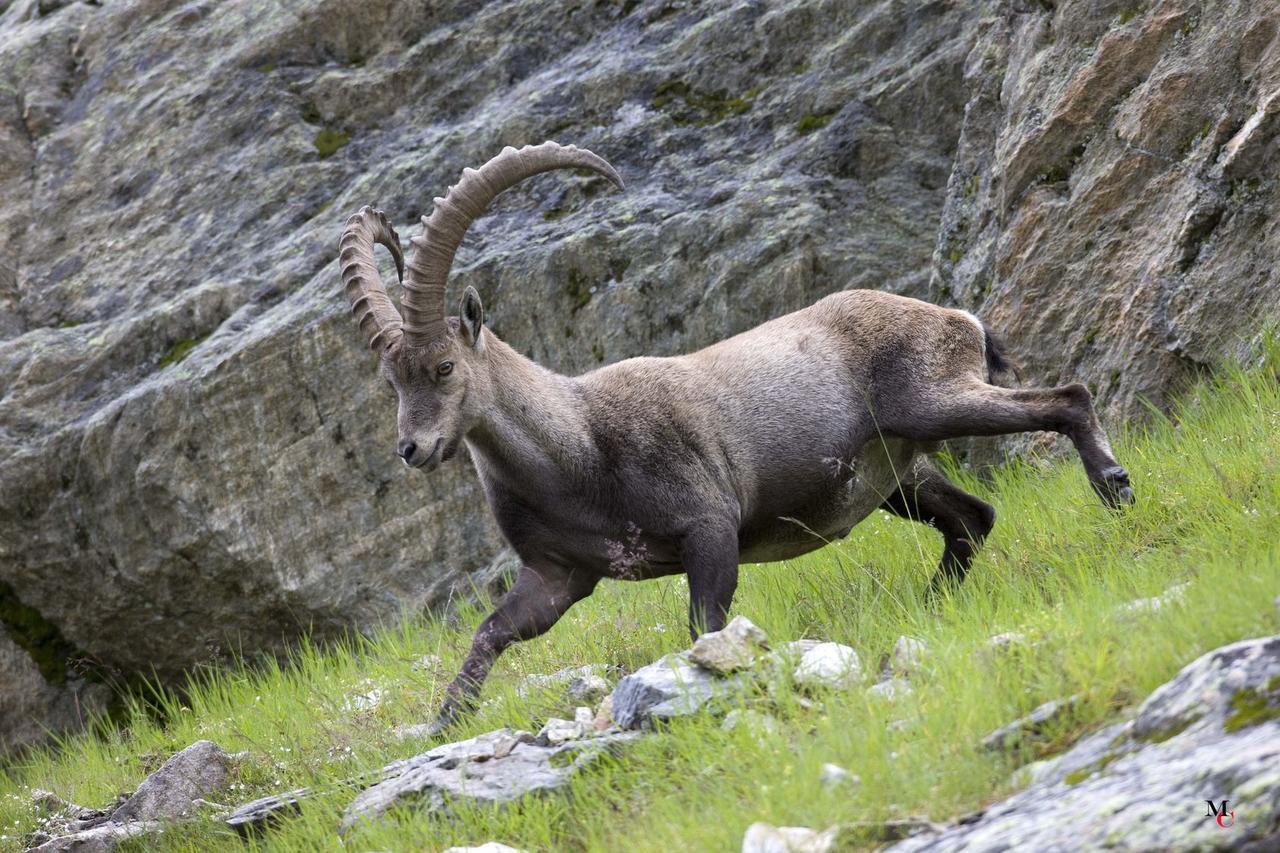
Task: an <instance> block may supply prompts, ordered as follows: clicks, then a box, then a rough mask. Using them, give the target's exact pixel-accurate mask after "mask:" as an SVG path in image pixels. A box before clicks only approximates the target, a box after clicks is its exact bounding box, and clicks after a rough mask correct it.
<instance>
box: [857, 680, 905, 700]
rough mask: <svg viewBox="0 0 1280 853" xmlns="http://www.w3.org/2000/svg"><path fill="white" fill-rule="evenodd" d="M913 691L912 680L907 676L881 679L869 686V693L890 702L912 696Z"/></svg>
mask: <svg viewBox="0 0 1280 853" xmlns="http://www.w3.org/2000/svg"><path fill="white" fill-rule="evenodd" d="M911 693H912V690H911V682H909V681H907V680H906V679H905V678H890V679H888V680H886V681H880V682H877V683H876V684H873V685H871V686H870V687H868V688H867V695H868V696H874V697H876V698H877V699H886V700H888V701H890V702H893V701H896V700H898V699H901V698H904V697H906V696H910V695H911Z"/></svg>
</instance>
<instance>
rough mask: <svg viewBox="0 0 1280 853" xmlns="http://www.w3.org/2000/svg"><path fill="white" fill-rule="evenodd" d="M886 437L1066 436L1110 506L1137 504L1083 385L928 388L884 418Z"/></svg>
mask: <svg viewBox="0 0 1280 853" xmlns="http://www.w3.org/2000/svg"><path fill="white" fill-rule="evenodd" d="M882 426H883V428H884V430H885V432H887V433H891V434H893V435H897V436H901V437H903V438H910V439H914V440H917V441H942V440H945V439H948V438H963V437H965V436H975V435H1007V434H1009V433H1018V432H1035V431H1037V430H1045V431H1049V432H1057V433H1061V434H1062V435H1065V436H1067V437H1068V438H1070V439H1071V441H1072V443H1074V444H1075V447H1076V451H1077V452H1078V453H1079V454H1080V461H1081V462H1083V463H1084V470H1085V473H1086V474H1087V475H1088V477H1089V483H1090V484H1091V485H1092V486H1093V490H1094V491H1095V492H1097V493H1098V496H1099V497H1100V498H1102V501H1103V502H1104V503H1105V504H1107V506H1110V507H1113V508H1115V507H1120V506H1123V505H1127V504H1131V503H1133V502H1134V496H1133V489H1132V488H1130V486H1129V474H1128V472H1127V471H1125V469H1124V468H1122V467H1121V466H1120V463H1119V462H1117V461H1116V459H1115V457H1114V456H1113V455H1112V453H1111V445H1110V443H1109V442H1108V441H1107V436H1106V433H1104V432H1103V431H1102V426H1101V424H1099V422H1098V416H1097V413H1096V412H1095V411H1094V409H1093V399H1092V397H1091V396H1090V395H1089V390H1088V389H1087V388H1085V387H1084V386H1083V385H1080V384H1078V383H1076V384H1072V385H1062V386H1060V387H1057V388H1000V387H998V386H995V385H988V384H986V383H985V382H978V381H966V382H962V383H956V384H955V385H953V386H950V387H942V388H932V389H929V393H928V394H927V395H918V396H917V397H916V398H915V399H913V400H912V401H911V404H910V405H899V406H896V407H894V409H893V411H892V412H891V413H890V414H889V416H888V417H886V418H883V419H882Z"/></svg>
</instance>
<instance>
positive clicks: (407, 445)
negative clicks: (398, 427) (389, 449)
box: [400, 438, 418, 464]
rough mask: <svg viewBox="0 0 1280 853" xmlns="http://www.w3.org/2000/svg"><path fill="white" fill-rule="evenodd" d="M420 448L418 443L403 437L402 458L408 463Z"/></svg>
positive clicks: (401, 444) (401, 445) (401, 443)
mask: <svg viewBox="0 0 1280 853" xmlns="http://www.w3.org/2000/svg"><path fill="white" fill-rule="evenodd" d="M417 450H418V445H416V444H414V443H413V442H412V441H411V440H410V439H407V438H406V439H403V440H402V441H401V442H400V458H401V459H403V460H404V461H405V463H406V464H407V463H408V462H409V460H410V459H412V458H413V454H414V453H416V452H417Z"/></svg>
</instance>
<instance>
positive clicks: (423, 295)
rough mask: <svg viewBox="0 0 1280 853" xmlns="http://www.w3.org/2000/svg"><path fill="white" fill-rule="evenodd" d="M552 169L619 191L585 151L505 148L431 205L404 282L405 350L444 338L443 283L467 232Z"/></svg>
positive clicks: (550, 146)
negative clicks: (585, 175) (518, 188)
mask: <svg viewBox="0 0 1280 853" xmlns="http://www.w3.org/2000/svg"><path fill="white" fill-rule="evenodd" d="M553 169H590V170H591V171H593V172H597V173H599V174H601V175H603V176H604V177H606V178H608V179H609V181H610V182H611V183H613V185H614V186H616V187H617V188H618V189H622V188H623V186H622V178H620V177H618V173H617V172H616V171H614V168H613V167H612V166H610V165H609V164H608V163H607V162H605V160H604V158H602V157H597V156H596V155H595V154H592V153H591V152H590V151H587V150H586V149H584V148H576V147H574V146H572V145H564V146H561V145H557V144H556V143H554V142H544V143H542V144H541V145H526V146H525V147H524V148H521V149H520V150H519V151H517V150H516V149H514V148H511V147H507V148H504V149H502V153H501V154H499V155H498V156H497V157H494V158H493V159H492V160H490V161H489V162H488V163H485V164H484V165H483V166H481V167H480V168H479V169H464V170H463V171H462V180H461V181H459V182H458V185H457V186H454V187H450V188H449V191H448V192H447V193H446V194H445V197H444V198H437V199H436V200H435V209H434V210H432V211H431V216H429V217H427V216H424V217H422V225H423V228H422V234H421V235H420V236H418V237H414V238H413V239H412V240H411V241H410V242H412V243H413V254H412V255H411V256H410V258H409V265H408V272H407V275H406V276H405V280H404V297H403V298H402V299H401V300H400V304H401V307H402V308H403V309H404V337H405V343H407V344H408V345H409V346H414V347H421V346H427V345H429V344H431V343H432V342H433V341H435V340H438V339H439V338H441V337H443V336H444V333H445V323H444V318H445V283H446V281H447V280H448V278H449V268H450V267H451V266H453V255H454V253H455V252H457V251H458V246H459V245H461V243H462V237H463V235H464V234H466V233H467V227H468V226H469V225H471V223H472V222H474V221H475V219H476V217H478V216H480V215H481V214H482V213H484V211H485V208H487V207H488V206H489V203H490V202H492V201H493V199H494V198H495V197H496V196H497V195H498V193H500V192H502V191H503V190H505V189H508V188H509V187H512V186H515V185H516V184H518V183H520V182H521V181H523V180H524V179H525V178H529V177H532V176H534V175H537V174H540V173H542V172H549V171H551V170H553Z"/></svg>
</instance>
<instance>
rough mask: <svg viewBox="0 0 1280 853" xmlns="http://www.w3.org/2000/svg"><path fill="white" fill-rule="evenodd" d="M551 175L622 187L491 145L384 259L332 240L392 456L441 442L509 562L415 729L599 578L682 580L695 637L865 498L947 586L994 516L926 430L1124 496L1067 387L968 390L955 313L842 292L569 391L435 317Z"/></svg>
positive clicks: (473, 326) (984, 340) (389, 243)
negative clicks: (1057, 436)
mask: <svg viewBox="0 0 1280 853" xmlns="http://www.w3.org/2000/svg"><path fill="white" fill-rule="evenodd" d="M561 168H585V169H590V170H592V171H595V172H597V173H599V174H601V175H603V176H604V177H606V178H607V179H608V180H610V181H611V182H613V183H614V184H615V185H617V186H618V187H619V188H621V187H622V181H621V179H620V178H619V177H618V174H617V172H615V171H614V169H613V168H612V167H611V166H610V165H609V164H608V163H606V162H605V161H604V160H602V159H601V158H599V157H597V156H596V155H594V154H592V153H591V152H589V151H584V150H581V149H578V148H574V147H573V146H567V147H561V146H559V145H556V144H555V143H552V142H547V143H543V144H542V145H538V146H528V147H525V148H523V149H521V150H519V151H517V150H515V149H512V148H507V149H505V150H503V152H502V153H501V154H499V155H498V156H497V157H495V158H494V159H493V160H491V161H489V162H488V163H486V164H485V165H484V166H483V167H482V168H480V169H479V170H472V169H468V170H466V171H465V172H464V174H463V178H462V180H461V181H460V182H459V183H458V185H457V186H456V187H452V188H450V190H449V192H448V194H447V195H446V197H445V198H443V199H436V206H435V209H434V210H433V211H432V214H431V216H430V217H429V218H424V220H423V223H424V226H425V227H424V230H423V234H422V236H419V237H415V238H413V240H412V243H413V254H412V256H411V257H410V259H409V262H408V264H407V265H406V264H405V262H404V259H403V257H402V255H401V251H400V243H399V239H398V238H397V237H396V235H395V232H394V231H393V230H392V229H391V226H390V225H389V224H388V223H387V220H386V218H385V217H384V216H383V214H382V213H381V211H378V210H374V209H372V208H369V207H366V208H364V209H362V210H361V211H360V212H359V213H357V214H355V215H354V216H352V217H351V218H350V219H349V220H348V221H347V224H346V228H345V230H344V231H343V234H342V242H341V264H342V277H343V282H344V285H345V288H346V294H347V298H348V299H349V300H350V301H351V304H352V308H353V310H354V311H355V313H356V315H357V317H358V319H359V322H360V328H361V329H362V330H363V331H364V332H365V334H366V335H367V336H368V338H369V340H370V343H371V346H372V347H373V349H374V350H375V351H377V353H378V355H379V358H380V359H381V370H382V374H383V376H385V378H386V380H387V381H388V382H389V383H390V384H391V387H392V388H394V389H395V392H396V394H397V395H398V397H399V415H398V424H399V447H398V453H399V455H400V456H401V457H402V458H403V460H404V463H405V464H406V465H408V466H409V467H412V468H419V469H422V470H424V471H430V470H432V469H434V468H435V467H436V466H438V465H439V464H440V463H441V462H444V461H447V460H449V459H450V458H451V457H453V456H454V455H455V454H456V453H457V451H458V448H459V446H460V445H462V444H463V443H464V442H465V443H466V445H467V448H468V450H469V451H470V454H471V459H472V461H473V462H474V464H475V467H476V471H477V472H478V473H479V475H480V481H481V483H482V484H483V486H484V491H485V495H486V497H487V498H488V501H489V506H490V508H491V509H492V511H493V514H494V516H495V518H496V519H497V522H498V525H499V527H500V528H501V530H502V533H503V535H504V536H505V537H506V538H507V540H508V541H509V542H510V544H511V546H512V548H514V549H515V551H516V553H517V554H518V555H519V556H520V560H521V563H522V567H521V569H520V572H519V575H518V576H517V578H516V580H515V583H514V585H513V586H512V588H511V590H510V591H509V592H508V593H507V595H506V597H505V598H504V599H503V600H502V603H501V604H500V605H499V606H498V607H497V609H496V610H495V611H494V612H493V614H492V615H491V616H489V617H488V618H487V619H486V620H485V621H484V623H483V624H481V626H480V628H479V630H478V631H477V632H476V636H475V640H474V642H473V644H472V647H471V651H470V654H469V655H468V657H467V660H466V662H465V663H464V664H463V667H462V671H461V672H460V673H459V674H458V677H457V678H456V679H455V680H454V681H453V683H452V684H451V685H450V686H449V689H448V694H447V698H446V700H445V705H444V708H443V709H442V710H441V713H440V717H439V718H438V721H437V722H438V725H439V726H441V727H442V726H444V725H446V724H447V723H448V722H449V721H451V720H452V719H454V717H455V716H456V715H457V714H459V713H460V712H462V711H464V710H465V709H467V708H468V707H469V706H470V704H471V703H472V702H473V701H474V698H475V696H476V694H477V693H478V692H479V690H480V685H481V683H482V682H483V681H484V679H485V677H486V675H487V674H488V672H489V669H490V667H491V666H492V665H493V662H494V660H495V659H496V658H497V657H498V655H500V654H501V653H502V651H503V650H504V649H505V648H507V647H508V646H509V645H511V644H512V643H513V642H515V641H517V640H527V639H529V638H531V637H536V636H538V635H539V634H541V633H543V632H545V631H546V630H547V629H549V628H550V627H551V626H552V625H554V624H555V623H556V620H558V619H559V618H560V617H561V616H562V615H563V614H564V613H565V611H567V610H568V609H569V608H570V607H571V606H572V605H573V604H574V602H576V601H579V600H580V599H582V598H584V597H586V596H588V595H590V594H591V591H592V590H593V589H594V588H595V586H596V584H597V582H598V581H599V580H600V579H601V578H606V577H608V578H621V579H636V580H639V579H644V578H651V577H658V576H662V575H669V574H675V573H678V572H684V573H685V574H686V575H687V576H688V579H689V625H690V631H691V632H692V633H694V634H695V635H696V633H697V632H698V631H700V630H718V629H719V628H720V627H722V626H723V624H724V621H725V618H726V612H727V611H728V609H729V605H730V603H731V602H732V600H733V593H734V588H735V587H736V586H737V581H738V564H739V563H742V562H758V561H764V560H779V559H785V558H788V557H794V556H796V555H799V554H803V553H805V552H807V551H811V550H814V549H816V548H820V547H822V545H823V544H825V543H826V542H828V541H830V540H832V539H837V538H840V537H842V536H844V535H845V534H847V533H848V532H849V530H850V529H851V528H852V527H853V525H855V524H857V523H858V522H859V521H861V520H862V519H863V518H865V517H866V516H867V515H868V514H869V513H871V512H872V511H873V510H874V509H876V508H877V507H881V508H883V509H885V510H888V511H889V512H892V513H895V514H897V515H899V516H902V517H903V518H907V519H911V520H913V521H919V522H923V523H926V524H930V525H932V526H933V527H935V528H937V529H938V530H939V531H940V532H941V533H942V535H943V538H944V541H945V548H944V551H943V555H942V564H941V566H940V567H939V569H938V572H937V574H936V575H935V576H934V578H933V580H932V582H931V584H930V591H931V592H937V591H938V590H939V589H941V588H943V587H945V586H947V585H950V584H958V583H960V582H961V581H962V580H963V579H964V576H965V573H966V572H967V571H968V568H969V564H970V562H971V561H972V559H973V555H974V551H975V549H976V548H977V546H978V545H979V544H980V543H981V542H982V539H983V537H985V536H986V535H987V534H988V533H989V532H990V530H991V527H992V524H993V523H994V521H995V510H994V509H993V508H992V507H991V506H990V505H989V504H987V503H985V502H984V501H982V500H980V499H978V498H976V497H974V496H973V495H970V494H967V493H965V492H964V491H962V490H960V489H959V488H957V487H956V486H954V485H952V484H951V483H950V482H949V481H948V480H947V479H946V478H945V477H943V476H942V474H941V473H939V472H938V470H937V469H935V468H934V467H932V466H931V465H930V464H929V463H928V462H927V461H926V459H925V456H924V455H923V454H924V453H926V452H927V451H929V450H930V449H932V445H933V443H934V442H938V441H941V440H943V439H948V438H957V437H960V436H974V435H999V434H1003V433H1014V432H1025V431H1030V430H1051V431H1054V432H1059V433H1062V434H1063V435H1066V436H1068V437H1069V438H1070V439H1071V440H1072V441H1073V442H1074V443H1075V446H1076V449H1077V450H1078V451H1079V454H1080V458H1081V460H1082V461H1083V463H1084V467H1085V471H1086V473H1087V474H1088V477H1089V482H1090V483H1092V485H1093V488H1094V489H1095V490H1096V491H1097V493H1098V494H1099V495H1100V496H1101V498H1102V499H1103V501H1105V502H1106V503H1107V504H1108V505H1110V506H1119V505H1121V504H1125V503H1131V502H1132V501H1133V491H1132V490H1131V489H1130V488H1129V483H1128V475H1127V474H1126V473H1125V470H1124V469H1123V468H1121V467H1120V466H1119V465H1118V464H1117V463H1116V460H1115V459H1114V457H1113V456H1112V454H1111V449H1110V447H1109V446H1108V443H1107V439H1106V436H1105V435H1104V433H1103V431H1102V429H1101V427H1100V426H1099V424H1098V419H1097V417H1096V415H1095V413H1094V410H1093V405H1092V401H1091V400H1090V396H1089V392H1088V391H1087V390H1086V389H1085V387H1084V386H1083V385H1079V384H1074V385H1066V386H1063V387H1060V388H1046V389H1008V388H1003V387H998V386H996V385H992V384H990V379H991V378H992V374H993V373H995V372H1002V371H1004V370H1007V369H1009V368H1010V367H1011V365H1010V364H1009V362H1008V361H1007V359H1006V357H1005V355H1004V352H1003V348H1002V346H1001V344H1000V342H999V341H998V340H997V339H996V337H995V336H994V335H993V334H992V332H991V331H990V330H989V329H987V328H985V327H984V326H983V324H982V323H981V322H979V321H978V320H977V319H976V318H974V317H973V316H972V315H971V314H968V313H966V312H963V311H956V310H952V309H948V308H940V307H937V306H934V305H930V304H928V303H925V302H921V301H918V300H915V299H908V298H906V297H902V296H895V295H891V294H886V293H879V292H876V291H868V290H851V291H845V292H842V293H834V294H832V295H830V296H827V297H826V298H824V299H821V300H819V301H818V302H817V303H815V304H814V305H812V306H810V307H808V308H805V309H803V310H801V311H796V312H795V313H792V314H788V315H786V316H783V317H779V318H777V319H775V320H771V321H769V322H767V323H765V324H763V325H761V326H758V327H756V328H754V329H751V330H750V331H747V332H743V333H742V334H740V335H736V336H735V337H732V338H729V339H728V340H725V341H722V342H720V343H717V344H715V345H713V346H710V347H707V348H706V349H702V350H699V351H697V352H694V353H691V354H689V355H682V356H676V357H672V358H633V359H628V360H626V361H622V362H618V363H617V364H612V365H608V366H606V367H602V368H600V369H598V370H594V371H592V372H590V373H587V374H585V375H583V376H578V377H568V376H561V375H559V374H557V373H554V372H552V371H550V370H547V369H546V368H544V367H541V366H539V365H537V364H535V363H534V362H532V361H530V360H529V359H527V358H525V357H524V356H522V355H520V354H519V353H517V352H516V351H515V350H514V349H512V348H511V347H509V346H507V345H506V344H505V343H503V342H502V341H501V340H499V339H498V337H497V336H496V335H494V334H493V332H492V331H491V330H490V329H488V328H486V327H485V325H484V310H483V308H482V307H481V302H480V297H479V295H478V294H477V293H476V292H475V290H473V289H472V288H467V289H466V292H465V293H464V294H463V295H462V300H461V304H460V307H459V313H458V316H457V317H446V316H445V282H446V279H447V277H448V274H449V267H450V264H451V263H452V260H453V255H454V252H455V251H456V250H457V248H458V245H459V244H460V243H461V241H462V237H463V234H464V233H465V232H466V229H467V227H468V225H470V223H471V222H472V220H474V219H475V218H476V217H477V216H479V215H480V214H481V213H483V211H484V210H485V208H486V207H487V206H488V204H489V203H490V202H491V201H492V200H493V198H494V197H495V196H496V195H497V194H498V193H500V192H502V191H503V190H504V189H506V188H508V187H510V186H512V185H514V184H516V183H518V182H519V181H521V180H523V179H525V178H527V177H529V176H531V175H535V174H538V173H540V172H545V171H548V170H551V169H561ZM378 243H380V244H382V245H384V246H386V247H387V248H388V249H389V250H390V251H391V253H392V255H393V256H394V257H395V260H396V266H397V270H398V271H399V272H400V274H401V278H402V280H403V285H404V298H403V300H402V308H403V311H404V314H403V318H402V317H401V314H400V313H399V312H398V311H397V309H396V307H395V305H394V304H393V303H392V302H391V300H390V299H389V298H388V296H387V293H386V291H385V289H384V288H383V285H382V281H381V278H380V276H379V274H378V270H377V266H376V264H375V262H374V257H373V248H374V245H375V244H378Z"/></svg>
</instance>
